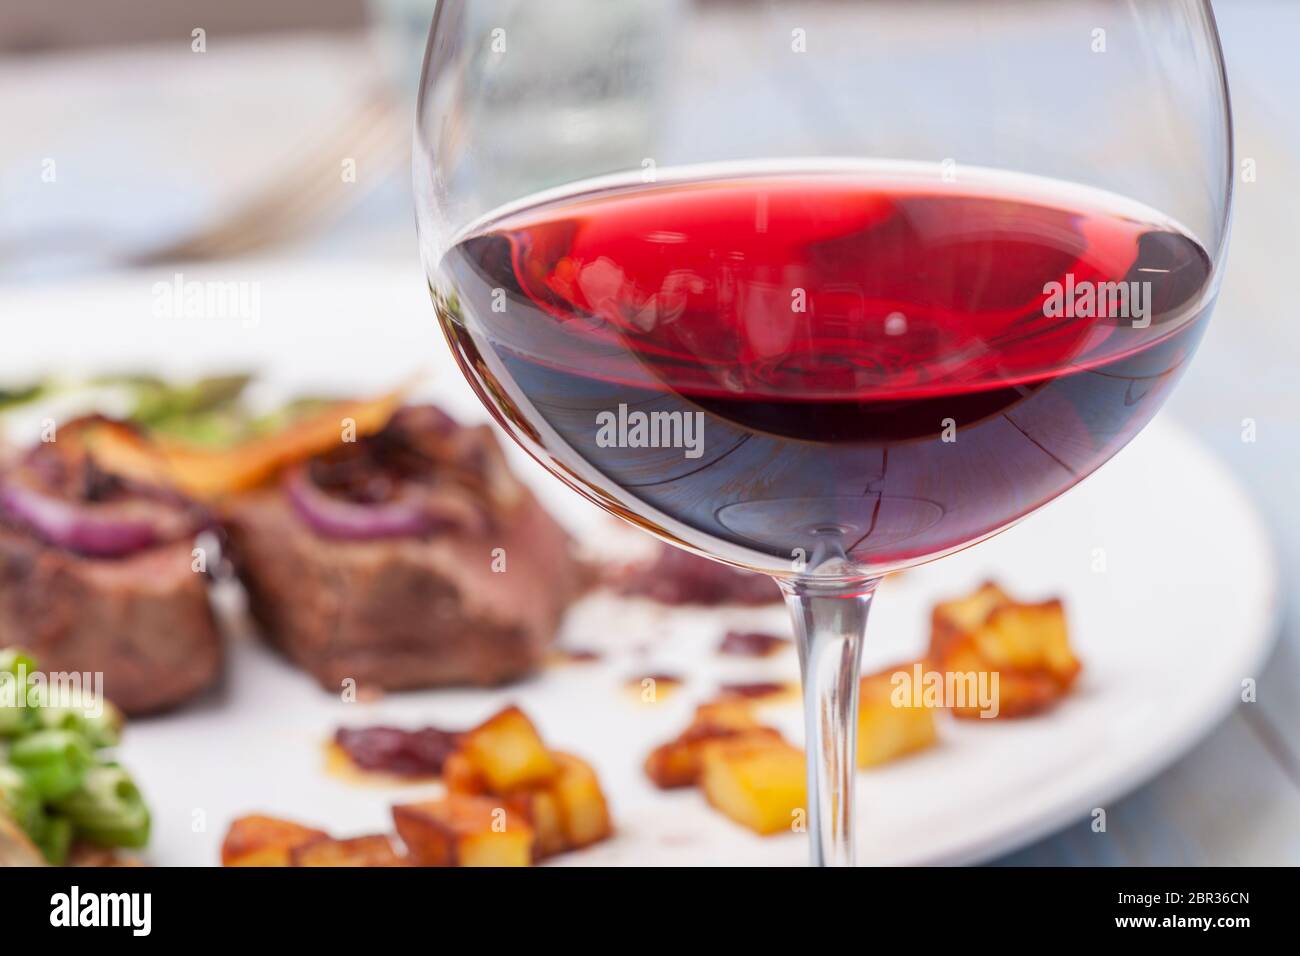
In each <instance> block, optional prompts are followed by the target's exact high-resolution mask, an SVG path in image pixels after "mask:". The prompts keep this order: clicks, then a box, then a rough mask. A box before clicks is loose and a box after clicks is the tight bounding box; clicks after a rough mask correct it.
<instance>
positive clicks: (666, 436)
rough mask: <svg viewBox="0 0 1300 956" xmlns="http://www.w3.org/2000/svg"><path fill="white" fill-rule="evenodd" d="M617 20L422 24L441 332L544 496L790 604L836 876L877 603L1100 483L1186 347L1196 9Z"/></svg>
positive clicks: (1192, 4) (847, 839) (567, 10)
mask: <svg viewBox="0 0 1300 956" xmlns="http://www.w3.org/2000/svg"><path fill="white" fill-rule="evenodd" d="M560 6H563V7H564V15H562V16H561V15H558V14H557V12H556V11H557V9H558V7H560ZM613 6H618V7H622V5H621V4H620V5H612V4H605V3H601V2H597V0H571V2H567V3H565V4H562V5H552V4H548V5H545V7H544V8H542V7H541V6H540V5H529V4H518V3H508V2H504V0H495V2H494V0H475V2H467V0H445V2H443V3H441V4H439V6H438V8H437V11H436V13H435V16H434V23H433V29H432V32H431V34H430V38H429V46H428V53H427V56H426V61H425V69H424V77H423V81H422V89H421V100H420V104H419V110H418V122H417V137H416V146H415V192H416V200H417V211H418V214H419V224H420V245H421V251H422V255H423V257H424V261H425V264H426V268H427V272H428V278H429V284H430V289H431V291H432V294H433V298H434V304H435V308H436V310H437V314H438V318H439V321H440V322H441V324H442V326H443V329H444V331H445V332H446V334H447V337H448V340H449V342H450V343H451V345H452V348H453V351H454V352H455V354H456V357H457V359H458V361H459V362H460V365H461V368H462V370H463V371H464V372H465V374H466V376H467V378H468V379H469V380H470V382H471V384H472V385H473V386H474V387H475V389H476V390H477V392H478V393H479V395H480V397H481V398H482V399H483V401H484V403H485V404H486V405H487V406H488V408H489V409H490V410H491V411H492V412H493V413H494V414H495V416H496V417H497V420H498V421H499V422H500V423H501V424H502V425H503V426H504V427H505V428H506V429H507V430H508V431H509V432H510V433H511V435H512V436H513V437H514V438H515V439H516V440H518V441H519V442H520V444H521V445H522V446H523V447H524V448H525V449H526V450H528V451H529V452H530V453H532V454H533V455H534V456H535V457H537V458H538V460H539V461H541V462H542V463H543V464H544V465H546V466H547V467H548V468H549V469H550V470H551V471H552V472H553V473H555V474H556V475H557V476H558V477H560V478H561V479H562V480H564V481H565V482H566V483H568V484H569V485H570V486H571V487H573V488H575V490H578V491H579V492H580V493H582V494H583V495H585V496H586V497H588V498H589V499H591V500H593V501H595V502H596V503H598V504H600V505H601V506H603V507H605V508H606V509H607V510H609V511H611V512H613V513H615V514H618V515H620V516H622V517H624V518H626V519H628V520H629V521H632V522H633V523H635V524H637V525H639V526H641V527H644V528H646V529H647V530H650V531H651V532H653V533H655V534H657V535H658V536H660V537H661V538H663V539H664V540H667V541H669V542H671V543H673V544H677V545H679V546H683V547H687V548H689V549H691V550H693V551H696V552H697V553H701V554H704V555H707V556H710V557H713V558H716V559H719V560H723V561H726V562H728V563H730V564H733V565H736V566H740V567H745V568H749V569H752V570H757V571H762V572H765V573H768V574H771V575H773V577H775V578H776V579H777V581H778V583H780V584H781V586H782V588H783V589H784V591H785V593H786V595H787V601H788V603H789V605H790V609H791V612H792V616H793V620H794V625H795V630H796V634H797V636H798V638H799V645H800V660H801V665H802V668H803V675H804V693H805V701H806V730H807V750H808V758H809V759H808V771H809V807H808V810H809V826H810V830H811V836H812V850H813V860H814V862H818V863H849V862H852V859H853V843H852V801H853V764H854V753H855V748H856V744H855V739H854V733H855V727H856V721H855V709H856V695H857V686H858V659H859V655H860V650H861V641H862V636H863V632H864V630H865V625H866V618H867V612H868V609H869V606H870V602H871V598H872V594H873V593H874V590H875V586H876V583H877V582H878V581H879V579H880V577H881V576H882V575H884V574H886V573H889V572H891V571H895V570H899V569H902V568H905V567H909V566H911V565H914V564H917V563H920V562H922V561H927V560H930V559H933V558H936V557H939V556H941V555H944V554H947V553H950V552H952V551H955V550H957V549H959V548H962V547H965V546H967V545H969V544H972V543H974V542H976V541H979V540H981V539H983V538H985V537H987V536H989V535H991V534H994V533H996V532H997V531H999V530H1002V529H1003V528H1005V527H1007V526H1009V525H1010V524H1011V523H1013V522H1015V521H1016V520H1019V519H1020V518H1022V517H1024V516H1025V515H1026V514H1028V513H1030V512H1032V511H1033V510H1034V509H1036V508H1037V507H1040V506H1041V505H1043V504H1045V503H1046V502H1047V501H1050V500H1051V499H1052V498H1054V497H1056V496H1057V495H1059V494H1061V493H1062V492H1064V491H1065V490H1067V489H1068V488H1070V487H1072V486H1073V485H1074V484H1075V483H1077V482H1078V481H1079V480H1081V479H1082V478H1083V477H1085V476H1086V475H1087V474H1089V473H1090V472H1092V471H1093V470H1094V469H1096V468H1097V467H1098V466H1100V465H1101V464H1102V463H1103V462H1104V461H1105V460H1106V459H1108V458H1109V457H1110V456H1111V455H1113V454H1114V453H1115V452H1116V451H1118V450H1119V449H1120V448H1121V447H1123V445H1124V444H1126V443H1127V442H1128V441H1129V440H1130V439H1131V438H1132V437H1133V435H1134V434H1136V433H1137V431H1138V430H1140V429H1141V427H1142V426H1143V425H1145V424H1146V422H1147V421H1149V420H1150V418H1151V416H1152V415H1153V414H1154V413H1155V412H1156V411H1157V409H1158V408H1159V406H1160V405H1161V404H1162V403H1163V401H1164V400H1165V398H1166V397H1167V395H1168V393H1169V390H1170V388H1171V387H1172V385H1173V383H1174V382H1175V381H1176V380H1177V378H1178V376H1179V375H1180V374H1181V372H1182V370H1183V369H1184V368H1185V367H1186V364H1187V362H1188V360H1189V358H1190V356H1191V354H1192V352H1193V351H1194V349H1195V347H1196V345H1197V343H1198V341H1199V339H1200V336H1201V333H1202V332H1203V330H1204V326H1205V322H1206V320H1207V319H1208V315H1209V312H1210V310H1211V307H1212V304H1213V301H1214V297H1215V293H1216V290H1217V287H1218V281H1219V277H1220V269H1219V266H1220V264H1221V262H1222V258H1223V253H1224V248H1225V244H1226V239H1227V223H1228V212H1229V207H1230V191H1231V190H1230V184H1231V170H1232V162H1231V140H1230V133H1229V113H1228V104H1227V91H1226V84H1225V81H1224V77H1223V69H1222V62H1221V55H1220V52H1219V47H1218V39H1217V34H1216V31H1215V27H1214V22H1213V17H1212V14H1211V12H1210V9H1209V6H1208V4H1207V3H1205V2H1202V0H1152V2H1150V3H1146V4H1142V5H1141V7H1140V8H1138V7H1136V6H1135V5H1132V4H1129V3H1126V2H1123V0H1091V2H1089V0H1082V2H1064V3H1063V2H1049V0H1034V2H1027V3H1019V4H1007V3H1000V2H974V0H971V2H963V3H956V2H932V3H916V2H912V3H898V2H852V0H822V2H816V3H794V2H785V0H766V2H753V3H731V2H721V0H713V2H710V0H699V2H695V3H687V2H682V3H677V4H672V5H668V4H663V3H654V4H645V5H640V4H638V5H629V7H628V8H627V10H626V11H625V12H621V13H617V14H616V13H613V12H611V11H609V10H608V9H607V8H609V7H613ZM525 10H527V11H529V12H528V13H524V11H525ZM543 10H544V12H543ZM634 27H635V28H634ZM646 37H656V38H658V39H656V40H655V42H653V43H647V41H646V40H645V38H646ZM628 111H630V112H628ZM625 113H626V114H627V115H625ZM1083 290H1090V291H1091V294H1092V297H1091V300H1087V299H1086V297H1085V298H1077V297H1076V292H1082V291H1083ZM1121 293H1122V294H1121ZM1130 293H1131V295H1130ZM1098 296H1100V297H1101V298H1100V299H1099V298H1098ZM1086 301H1091V303H1092V304H1091V305H1085V302H1086ZM1099 301H1100V302H1102V303H1103V304H1102V305H1101V306H1098V302H1099ZM638 416H640V417H638ZM646 423H649V428H650V429H651V431H650V433H649V439H647V431H646ZM638 428H640V431H639V432H638V431H637V429H638ZM654 429H659V430H660V431H657V432H656V431H654ZM656 436H657V437H656ZM660 438H662V439H663V440H662V441H660V440H659V439H660Z"/></svg>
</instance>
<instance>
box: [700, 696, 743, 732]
mask: <svg viewBox="0 0 1300 956" xmlns="http://www.w3.org/2000/svg"><path fill="white" fill-rule="evenodd" d="M758 726H760V725H759V722H758V718H757V717H755V716H754V708H753V706H752V705H751V704H750V703H749V702H748V701H745V700H742V699H737V698H731V697H729V698H727V699H726V700H714V701H709V702H708V703H704V704H700V706H698V707H696V708H695V718H694V720H692V721H691V727H692V728H719V729H728V730H749V729H752V728H755V727H758Z"/></svg>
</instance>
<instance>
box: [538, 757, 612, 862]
mask: <svg viewBox="0 0 1300 956" xmlns="http://www.w3.org/2000/svg"><path fill="white" fill-rule="evenodd" d="M552 756H554V757H555V762H556V763H557V764H558V765H559V768H560V772H559V775H558V776H557V777H556V778H555V782H554V783H552V784H551V786H550V791H551V792H552V793H553V794H555V800H556V803H557V804H558V805H559V811H560V820H561V822H562V824H563V826H564V837H565V841H566V842H567V844H568V846H569V847H570V848H571V849H578V848H580V847H584V846H590V845H591V844H593V843H597V842H599V841H601V840H603V839H605V837H607V836H609V835H610V833H612V832H613V825H612V824H611V823H610V818H609V806H608V805H607V804H606V803H605V795H604V793H602V792H601V789H600V781H599V780H598V779H597V778H596V771H595V770H593V769H592V768H591V765H590V764H588V763H586V762H585V761H583V760H580V759H579V758H577V757H575V756H573V754H566V753H560V752H558V751H556V752H554V753H553V754H552Z"/></svg>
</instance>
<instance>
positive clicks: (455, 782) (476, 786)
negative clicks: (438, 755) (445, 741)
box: [442, 751, 487, 794]
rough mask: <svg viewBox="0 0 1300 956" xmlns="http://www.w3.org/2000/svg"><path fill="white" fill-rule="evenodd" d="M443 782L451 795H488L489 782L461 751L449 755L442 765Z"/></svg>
mask: <svg viewBox="0 0 1300 956" xmlns="http://www.w3.org/2000/svg"><path fill="white" fill-rule="evenodd" d="M442 782H443V783H444V784H446V785H447V791H448V792H449V793H469V794H474V793H487V781H486V780H484V779H483V775H482V774H481V773H479V771H478V769H477V768H476V767H475V766H474V764H473V763H472V762H471V761H470V759H469V758H468V757H467V756H465V755H464V754H463V753H460V752H459V751H457V752H455V753H452V754H450V755H448V757H447V759H446V760H445V761H444V762H443V765H442Z"/></svg>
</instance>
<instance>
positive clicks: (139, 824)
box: [55, 765, 149, 847]
mask: <svg viewBox="0 0 1300 956" xmlns="http://www.w3.org/2000/svg"><path fill="white" fill-rule="evenodd" d="M55 806H56V807H57V809H58V811H59V812H60V813H61V814H62V815H63V816H65V817H67V819H69V820H71V821H72V825H73V827H74V829H75V830H76V832H77V836H79V837H83V838H85V839H87V840H89V841H90V842H91V843H95V844H97V845H99V846H110V847H111V846H125V847H141V846H144V845H145V844H146V843H148V842H149V808H148V807H146V806H145V804H144V799H143V798H142V797H141V796H140V791H139V790H138V789H137V788H136V785H135V783H134V782H133V781H132V780H131V776H130V774H128V773H127V772H126V771H125V770H123V769H122V768H121V767H118V766H112V765H110V766H103V767H93V768H91V769H90V770H89V771H88V772H87V773H86V777H85V780H84V782H83V783H82V786H81V787H80V788H79V789H78V790H77V791H76V792H75V793H73V794H71V795H70V796H67V797H64V798H63V799H62V800H60V801H58V802H57V803H56V804H55Z"/></svg>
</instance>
